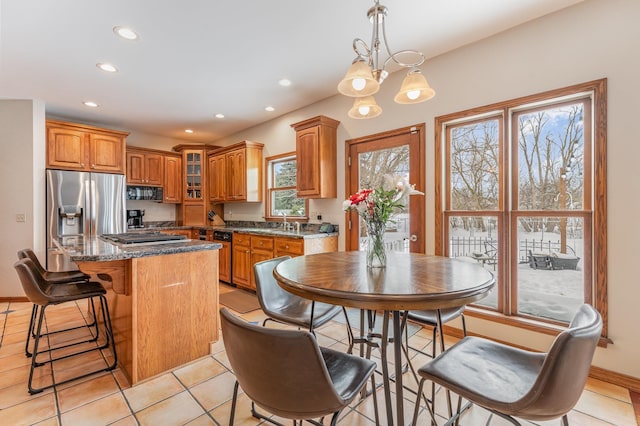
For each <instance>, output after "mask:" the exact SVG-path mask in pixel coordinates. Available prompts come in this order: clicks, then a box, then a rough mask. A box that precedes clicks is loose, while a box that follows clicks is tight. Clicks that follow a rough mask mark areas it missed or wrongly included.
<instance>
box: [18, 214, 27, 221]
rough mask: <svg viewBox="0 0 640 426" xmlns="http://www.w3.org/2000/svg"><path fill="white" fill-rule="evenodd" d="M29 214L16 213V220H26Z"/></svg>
mask: <svg viewBox="0 0 640 426" xmlns="http://www.w3.org/2000/svg"><path fill="white" fill-rule="evenodd" d="M26 221H27V215H26V214H24V213H16V222H26Z"/></svg>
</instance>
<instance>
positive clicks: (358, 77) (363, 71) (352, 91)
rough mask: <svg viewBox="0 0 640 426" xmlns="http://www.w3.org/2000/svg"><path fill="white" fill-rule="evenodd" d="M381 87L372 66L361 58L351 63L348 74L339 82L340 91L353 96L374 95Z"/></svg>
mask: <svg viewBox="0 0 640 426" xmlns="http://www.w3.org/2000/svg"><path fill="white" fill-rule="evenodd" d="M379 89H380V84H379V83H378V81H377V80H376V79H375V78H373V73H372V72H371V67H370V66H369V65H368V64H367V63H366V62H365V61H364V60H363V59H361V58H358V59H356V60H355V61H354V62H353V64H351V66H350V67H349V70H348V71H347V74H346V75H345V76H344V78H343V79H342V81H341V82H340V83H339V84H338V91H339V92H340V93H342V94H343V95H345V96H351V97H361V96H369V95H373V94H374V93H376V92H377V91H378V90H379Z"/></svg>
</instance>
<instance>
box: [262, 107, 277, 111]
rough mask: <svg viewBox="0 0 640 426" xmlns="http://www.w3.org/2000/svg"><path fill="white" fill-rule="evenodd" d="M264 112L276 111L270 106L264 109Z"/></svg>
mask: <svg viewBox="0 0 640 426" xmlns="http://www.w3.org/2000/svg"><path fill="white" fill-rule="evenodd" d="M264 110H265V111H269V112H273V111H275V110H276V109H275V108H274V107H272V106H268V107H266V108H265V109H264Z"/></svg>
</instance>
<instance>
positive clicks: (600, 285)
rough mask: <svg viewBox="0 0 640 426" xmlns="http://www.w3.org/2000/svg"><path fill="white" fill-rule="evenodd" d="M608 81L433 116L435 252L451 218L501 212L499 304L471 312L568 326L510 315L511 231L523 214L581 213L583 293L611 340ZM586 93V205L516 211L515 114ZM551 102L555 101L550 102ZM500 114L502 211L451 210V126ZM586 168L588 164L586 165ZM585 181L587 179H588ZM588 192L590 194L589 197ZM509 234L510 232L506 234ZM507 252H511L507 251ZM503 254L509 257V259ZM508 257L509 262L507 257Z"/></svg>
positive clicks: (529, 325)
mask: <svg viewBox="0 0 640 426" xmlns="http://www.w3.org/2000/svg"><path fill="white" fill-rule="evenodd" d="M606 95H607V79H606V78H605V79H600V80H594V81H590V82H586V83H581V84H577V85H573V86H569V87H565V88H561V89H555V90H550V91H546V92H542V93H538V94H534V95H530V96H524V97H520V98H516V99H512V100H508V101H504V102H499V103H495V104H491V105H487V106H484V107H478V108H473V109H469V110H465V111H461V112H456V113H452V114H447V115H444V116H439V117H436V118H435V144H434V145H435V169H436V184H435V211H436V214H435V238H436V240H435V254H436V255H446V253H447V249H446V247H447V244H448V238H449V235H448V234H449V226H448V224H449V220H448V218H449V217H450V216H483V215H484V216H486V215H490V216H497V222H498V228H497V229H498V232H501V234H500V235H501V238H500V240H501V241H500V243H499V245H498V248H497V249H498V259H505V260H503V261H502V262H500V263H501V264H500V265H499V266H498V267H499V268H500V269H499V277H500V283H498V282H497V283H496V290H497V291H498V307H497V309H496V310H492V309H491V308H485V307H479V306H477V305H474V306H472V307H469V310H468V311H469V314H470V315H471V316H477V317H480V318H484V319H488V320H491V321H495V322H499V323H503V324H508V325H513V326H516V327H521V328H526V329H530V330H534V331H538V332H542V333H545V334H557V333H558V332H559V331H560V330H562V329H563V328H565V327H566V323H562V322H559V321H552V320H545V319H542V318H538V317H531V316H526V315H524V314H517V313H510V312H508V309H506V307H508V306H510V302H511V301H512V300H510V299H509V298H510V297H517V292H514V291H513V288H512V287H513V286H516V285H517V283H515V282H512V281H514V280H513V278H514V276H515V275H513V274H515V272H514V270H513V268H514V266H513V262H514V261H515V260H516V256H515V255H514V254H513V253H510V251H511V248H512V247H513V244H515V243H514V241H515V240H517V235H516V234H517V233H516V232H514V231H510V230H512V229H516V228H515V226H516V224H517V219H518V217H522V216H527V215H528V216H536V215H537V216H540V215H543V216H549V215H551V216H563V217H575V216H579V217H582V218H583V219H584V220H585V222H584V227H585V229H586V228H587V226H589V227H590V228H589V229H590V234H589V235H587V233H586V232H585V236H584V238H585V243H584V244H585V250H589V251H590V252H591V268H589V270H585V282H587V280H589V282H590V283H591V286H590V287H591V288H590V292H589V293H588V294H587V293H585V300H586V301H589V302H590V303H591V304H592V305H593V306H594V307H595V308H596V309H597V310H598V312H600V314H601V315H602V319H603V329H602V336H603V339H601V342H600V344H601V345H603V346H604V345H606V344H607V343H608V342H610V340H609V339H608V338H607V336H608V321H607V319H608V315H607V311H608V304H607V231H606V230H607V227H606V226H607V191H606V187H607V185H606V176H607V171H606V168H607V162H606V151H607V149H606V148H607V147H606V145H607V138H606V123H607V118H606V113H607V101H606ZM585 96H589V97H590V106H591V110H590V113H591V120H592V122H591V126H590V128H589V129H587V128H586V127H585V132H587V131H590V132H591V134H590V136H591V147H590V161H591V164H590V172H591V173H592V175H591V179H590V180H589V183H587V182H586V181H585V184H584V188H585V195H584V196H585V200H584V203H583V209H582V210H580V211H579V212H578V213H574V212H572V211H569V210H564V211H560V210H548V211H547V210H542V211H539V210H518V205H517V198H516V194H517V183H516V182H517V181H516V180H514V179H517V173H516V170H517V168H516V167H515V166H514V165H513V164H510V161H511V160H510V158H513V159H514V160H513V161H517V155H518V154H517V151H515V153H514V152H512V150H514V149H516V148H517V140H514V134H515V133H516V132H517V125H514V126H512V125H511V123H512V120H513V119H514V116H515V114H517V113H519V112H521V111H522V110H527V111H531V110H533V109H535V108H536V106H538V105H539V106H541V107H545V106H547V107H548V106H549V105H557V104H558V103H559V102H560V101H562V100H563V99H564V98H566V99H567V100H572V101H574V102H575V101H577V100H580V99H582V98H584V97H585ZM552 101H553V102H552ZM498 116H500V117H502V120H503V123H502V126H501V129H500V132H501V137H500V138H499V144H500V145H499V150H500V157H501V158H500V160H499V164H500V167H501V170H500V173H499V188H500V195H499V201H498V205H499V208H498V210H478V211H465V210H462V211H461V210H447V209H449V207H450V206H451V204H450V202H451V200H450V191H449V187H448V185H449V182H450V178H451V175H450V173H451V171H450V170H449V169H448V166H449V162H448V156H449V155H450V146H451V144H450V140H449V134H450V132H449V130H448V127H449V126H452V125H458V124H460V123H464V124H467V123H473V122H474V121H477V120H479V119H481V120H487V119H491V118H492V117H498ZM585 168H586V165H585ZM585 180H586V177H585ZM587 191H588V192H589V194H588V195H587V194H586V193H587ZM587 196H590V197H592V199H591V202H592V207H591V206H590V209H586V202H587V198H586V197H587ZM507 232H511V235H508V234H507ZM508 251H509V252H508ZM505 255H509V256H508V257H505ZM506 259H510V261H506Z"/></svg>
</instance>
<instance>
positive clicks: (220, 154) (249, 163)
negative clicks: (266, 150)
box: [209, 141, 264, 202]
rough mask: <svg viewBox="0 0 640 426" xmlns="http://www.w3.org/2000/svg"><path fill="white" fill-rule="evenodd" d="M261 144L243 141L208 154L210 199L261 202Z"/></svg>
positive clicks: (216, 200)
mask: <svg viewBox="0 0 640 426" xmlns="http://www.w3.org/2000/svg"><path fill="white" fill-rule="evenodd" d="M263 147H264V145H263V144H261V143H257V142H249V141H244V142H240V143H237V144H234V145H230V146H227V147H225V148H222V149H218V150H216V151H214V152H211V153H209V166H210V168H209V169H210V170H211V173H212V176H211V177H210V180H209V186H210V188H214V190H213V191H212V192H211V194H210V200H211V201H215V202H229V201H245V202H260V201H262V149H263Z"/></svg>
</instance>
